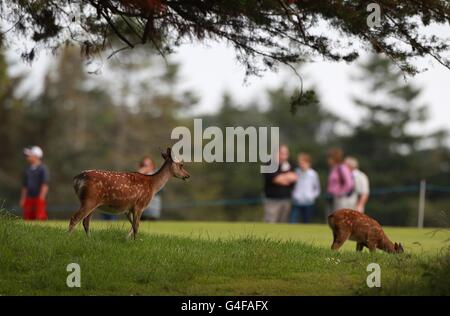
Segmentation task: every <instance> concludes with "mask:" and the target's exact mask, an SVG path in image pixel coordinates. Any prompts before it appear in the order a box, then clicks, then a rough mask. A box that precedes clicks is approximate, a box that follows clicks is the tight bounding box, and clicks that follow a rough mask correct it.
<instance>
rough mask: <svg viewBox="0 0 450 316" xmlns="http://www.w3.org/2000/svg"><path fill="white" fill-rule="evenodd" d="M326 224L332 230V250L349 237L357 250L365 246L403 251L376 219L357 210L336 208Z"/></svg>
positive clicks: (372, 248)
mask: <svg viewBox="0 0 450 316" xmlns="http://www.w3.org/2000/svg"><path fill="white" fill-rule="evenodd" d="M328 224H329V225H330V227H331V229H332V230H333V244H332V245H331V249H333V250H338V249H339V248H340V247H341V246H342V245H343V244H344V242H345V241H347V239H350V240H353V241H356V250H357V251H362V250H363V248H364V247H367V248H369V250H370V251H371V252H373V251H375V250H376V249H377V248H378V249H381V250H383V251H386V252H389V253H402V252H403V246H402V244H397V243H392V241H390V240H389V238H388V237H387V236H386V234H385V233H384V231H383V229H382V228H381V225H380V224H379V223H378V222H377V221H376V220H374V219H373V218H371V217H369V216H367V215H366V214H363V213H360V212H358V211H355V210H350V209H341V210H338V211H336V212H334V213H332V214H331V215H330V216H328Z"/></svg>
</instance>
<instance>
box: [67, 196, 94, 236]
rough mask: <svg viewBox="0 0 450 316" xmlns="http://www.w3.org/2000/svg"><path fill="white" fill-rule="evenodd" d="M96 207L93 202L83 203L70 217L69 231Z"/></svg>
mask: <svg viewBox="0 0 450 316" xmlns="http://www.w3.org/2000/svg"><path fill="white" fill-rule="evenodd" d="M95 207H96V205H95V204H92V203H82V204H81V206H80V208H79V210H78V211H77V212H76V213H75V214H73V215H72V217H71V218H70V223H69V233H71V232H72V231H73V229H74V228H75V226H77V224H78V223H79V222H80V221H81V220H82V219H84V218H85V217H86V216H88V215H89V214H91V213H92V211H93V210H94V209H95Z"/></svg>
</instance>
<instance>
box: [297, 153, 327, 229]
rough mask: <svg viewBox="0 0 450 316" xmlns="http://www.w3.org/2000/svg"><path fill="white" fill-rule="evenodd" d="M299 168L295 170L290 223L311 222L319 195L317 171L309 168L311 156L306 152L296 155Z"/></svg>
mask: <svg viewBox="0 0 450 316" xmlns="http://www.w3.org/2000/svg"><path fill="white" fill-rule="evenodd" d="M298 165H299V168H297V169H296V170H295V172H296V174H297V182H296V183H295V186H294V190H293V191H292V211H291V216H290V222H291V223H298V221H299V217H301V219H302V222H303V223H309V222H311V218H312V216H313V214H314V210H315V202H316V199H317V197H318V196H319V195H320V181H319V176H318V174H317V172H316V171H315V170H314V169H312V168H311V156H310V155H308V154H306V153H300V154H299V155H298Z"/></svg>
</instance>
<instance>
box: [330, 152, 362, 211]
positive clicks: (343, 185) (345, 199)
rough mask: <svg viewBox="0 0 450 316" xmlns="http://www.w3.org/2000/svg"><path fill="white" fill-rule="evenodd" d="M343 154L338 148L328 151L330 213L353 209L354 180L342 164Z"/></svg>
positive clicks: (347, 168) (346, 167) (348, 169)
mask: <svg viewBox="0 0 450 316" xmlns="http://www.w3.org/2000/svg"><path fill="white" fill-rule="evenodd" d="M343 160H344V153H343V152H342V150H341V149H339V148H332V149H330V150H329V151H328V165H329V166H330V173H329V175H328V186H327V193H328V194H329V195H330V196H331V202H332V203H331V209H330V210H329V212H328V213H332V212H334V211H336V210H339V209H341V208H353V207H354V206H355V201H354V200H355V199H354V195H353V193H354V188H355V184H354V180H353V175H352V172H351V170H350V168H349V167H348V166H347V165H346V164H345V163H343Z"/></svg>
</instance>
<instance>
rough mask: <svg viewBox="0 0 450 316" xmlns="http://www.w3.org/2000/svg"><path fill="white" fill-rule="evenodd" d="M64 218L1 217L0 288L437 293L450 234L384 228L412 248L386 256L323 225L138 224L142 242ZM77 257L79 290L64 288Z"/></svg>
mask: <svg viewBox="0 0 450 316" xmlns="http://www.w3.org/2000/svg"><path fill="white" fill-rule="evenodd" d="M66 226H67V223H66V222H47V223H31V224H30V223H24V222H22V221H21V220H8V219H5V218H2V219H0V295H24V294H28V295H347V294H348V295H352V294H365V295H377V294H430V293H431V294H433V288H432V286H431V285H430V284H432V282H434V281H435V280H436V276H434V277H433V276H432V277H430V276H429V273H428V271H429V268H430V267H435V265H437V264H440V262H441V261H439V260H441V259H440V257H439V256H438V254H439V253H440V252H442V248H443V247H444V246H445V243H444V241H445V240H446V238H448V236H449V235H448V233H446V232H441V233H437V234H432V233H431V232H432V230H430V229H428V230H416V229H405V228H387V229H386V231H387V233H388V234H389V235H391V236H392V239H394V240H396V241H401V242H402V243H404V244H405V247H406V253H405V254H404V255H388V254H385V253H381V252H377V253H375V254H370V253H368V252H364V253H356V252H355V251H354V250H353V249H354V243H352V242H348V243H347V244H346V245H345V247H344V249H343V251H341V252H332V251H331V250H329V249H328V248H329V245H330V243H331V232H330V230H329V228H328V227H326V226H325V225H311V226H307V225H287V224H285V225H266V224H250V223H245V224H244V223H190V222H182V223H181V222H160V223H142V224H141V234H140V235H139V238H138V240H136V241H133V240H129V241H127V240H126V239H125V235H126V233H127V231H128V229H129V225H128V223H125V222H122V221H118V222H92V223H91V229H92V237H91V238H90V239H88V238H86V236H85V235H84V232H82V229H81V228H79V229H78V230H77V231H76V232H74V234H72V235H68V234H67V232H66V229H67V227H66ZM416 243H420V244H416ZM72 262H74V263H78V264H79V265H80V266H81V288H68V287H67V286H66V277H67V275H68V272H66V266H67V265H68V264H69V263H72ZM371 262H376V263H378V264H380V266H381V269H382V288H381V289H368V288H367V286H366V285H365V284H366V278H367V275H368V272H366V267H367V265H368V264H369V263H371ZM444 269H447V268H446V267H444ZM445 271H447V270H445ZM437 279H438V280H440V279H441V278H440V276H439V275H438V276H437ZM433 280H434V281H433ZM438 282H439V281H438ZM440 282H448V280H443V281H440ZM441 285H442V284H441ZM439 289H440V292H439V293H438V294H442V291H444V292H443V293H444V294H449V293H446V292H445V291H447V290H448V287H446V284H444V285H443V286H441V287H440V288H439Z"/></svg>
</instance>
